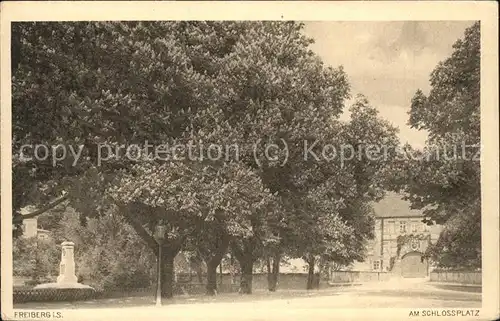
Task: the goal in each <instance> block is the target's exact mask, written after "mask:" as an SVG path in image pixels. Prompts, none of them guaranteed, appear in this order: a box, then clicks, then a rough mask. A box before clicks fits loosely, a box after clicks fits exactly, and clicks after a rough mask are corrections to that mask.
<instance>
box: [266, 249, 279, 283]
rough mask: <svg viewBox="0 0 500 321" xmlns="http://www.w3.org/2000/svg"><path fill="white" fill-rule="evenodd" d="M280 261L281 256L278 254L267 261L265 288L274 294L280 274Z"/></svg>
mask: <svg viewBox="0 0 500 321" xmlns="http://www.w3.org/2000/svg"><path fill="white" fill-rule="evenodd" d="M280 261H281V255H280V254H279V253H277V254H275V255H274V256H273V258H272V264H271V258H268V260H267V288H268V290H269V291H271V292H276V289H277V288H278V277H279V273H280Z"/></svg>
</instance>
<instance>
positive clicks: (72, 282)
mask: <svg viewBox="0 0 500 321" xmlns="http://www.w3.org/2000/svg"><path fill="white" fill-rule="evenodd" d="M61 246H62V253H61V263H60V264H59V276H58V277H57V282H56V283H45V284H39V285H37V286H36V287H35V288H38V289H41V288H59V289H60V288H91V287H90V286H88V285H84V284H81V283H78V278H77V277H76V274H75V255H74V249H75V244H74V243H73V242H63V243H62V244H61Z"/></svg>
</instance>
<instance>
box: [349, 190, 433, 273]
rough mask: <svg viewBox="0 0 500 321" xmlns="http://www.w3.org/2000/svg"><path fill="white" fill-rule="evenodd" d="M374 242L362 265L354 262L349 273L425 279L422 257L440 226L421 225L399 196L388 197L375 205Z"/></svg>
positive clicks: (425, 263)
mask: <svg viewBox="0 0 500 321" xmlns="http://www.w3.org/2000/svg"><path fill="white" fill-rule="evenodd" d="M374 211H375V216H376V222H375V238H374V239H373V240H372V241H371V242H370V243H369V246H368V253H367V257H366V260H365V262H356V263H355V264H354V265H353V268H352V270H355V271H376V272H392V273H395V274H396V275H400V276H403V277H426V276H427V275H428V274H429V262H428V261H427V260H425V259H423V253H424V252H425V250H426V249H427V247H428V246H429V244H430V243H434V242H436V240H437V239H438V237H439V233H440V232H441V229H442V227H441V226H440V225H431V226H428V225H427V224H425V223H423V222H422V220H423V219H424V216H423V214H422V212H421V211H418V210H412V209H411V208H410V203H409V202H408V201H405V200H403V199H402V195H399V194H396V193H388V194H387V196H386V197H385V198H384V199H382V200H381V201H380V202H378V203H375V204H374Z"/></svg>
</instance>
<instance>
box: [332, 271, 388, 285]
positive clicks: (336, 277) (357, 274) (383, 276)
mask: <svg viewBox="0 0 500 321" xmlns="http://www.w3.org/2000/svg"><path fill="white" fill-rule="evenodd" d="M389 278H390V273H387V272H371V271H333V272H332V274H331V277H330V282H331V283H356V282H375V281H387V280H389Z"/></svg>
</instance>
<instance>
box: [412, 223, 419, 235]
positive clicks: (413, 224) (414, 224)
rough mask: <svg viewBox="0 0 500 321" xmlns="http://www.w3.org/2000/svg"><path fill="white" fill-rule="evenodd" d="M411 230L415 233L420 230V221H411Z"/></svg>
mask: <svg viewBox="0 0 500 321" xmlns="http://www.w3.org/2000/svg"><path fill="white" fill-rule="evenodd" d="M411 231H412V232H413V233H416V232H418V223H417V222H413V223H411Z"/></svg>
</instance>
